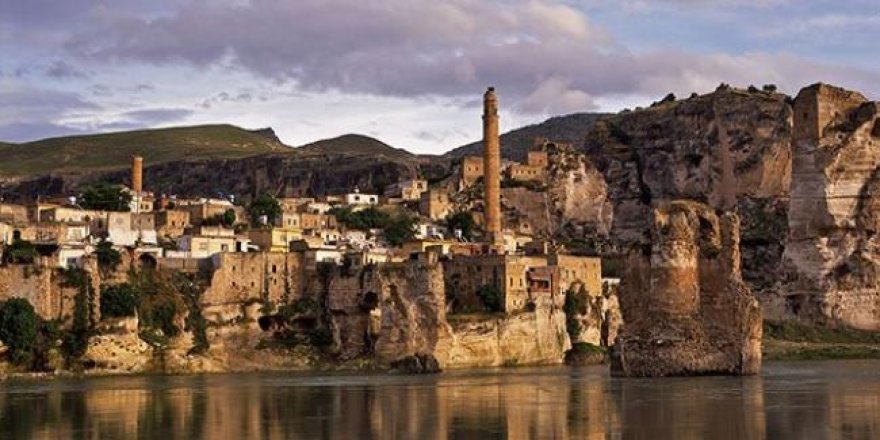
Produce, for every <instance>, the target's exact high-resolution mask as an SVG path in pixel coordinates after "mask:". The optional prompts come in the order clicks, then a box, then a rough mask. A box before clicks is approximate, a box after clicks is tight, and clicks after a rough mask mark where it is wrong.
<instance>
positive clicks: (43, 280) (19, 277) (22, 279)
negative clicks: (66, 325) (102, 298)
mask: <svg viewBox="0 0 880 440" xmlns="http://www.w3.org/2000/svg"><path fill="white" fill-rule="evenodd" d="M82 264H83V267H84V269H85V270H86V272H87V274H88V276H89V279H90V282H91V283H92V287H93V288H94V290H95V296H94V300H95V304H94V305H93V307H94V311H95V313H96V316H99V313H100V312H99V309H100V308H99V303H98V301H99V292H100V291H101V279H100V277H99V275H98V268H97V262H96V261H95V259H94V258H84V259H83V263H82ZM64 280H65V278H64V272H63V271H62V270H60V269H56V268H54V267H53V266H52V265H51V263H49V262H48V261H47V260H46V259H44V260H42V261H41V262H40V263H38V264H35V265H23V264H9V265H0V301H5V300H7V299H11V298H25V299H27V300H28V301H29V302H30V303H31V305H32V306H33V307H34V310H35V311H36V312H37V314H38V315H39V316H40V317H42V318H43V319H46V320H51V319H60V320H62V322H64V321H67V320H68V319H69V318H70V317H72V316H73V307H74V304H75V298H76V295H77V294H78V293H79V289H78V288H77V287H69V286H64Z"/></svg>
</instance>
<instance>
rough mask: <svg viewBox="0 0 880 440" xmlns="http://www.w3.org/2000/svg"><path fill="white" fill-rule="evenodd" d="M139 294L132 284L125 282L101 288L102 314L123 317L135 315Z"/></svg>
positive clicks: (108, 316) (110, 316)
mask: <svg viewBox="0 0 880 440" xmlns="http://www.w3.org/2000/svg"><path fill="white" fill-rule="evenodd" d="M137 307H138V296H137V293H136V292H135V291H134V288H132V286H131V284H128V283H124V284H118V285H115V286H109V287H105V288H102V289H101V316H102V317H106V318H123V317H127V316H134V314H135V311H137Z"/></svg>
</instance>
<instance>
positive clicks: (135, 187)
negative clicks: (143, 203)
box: [131, 155, 144, 195]
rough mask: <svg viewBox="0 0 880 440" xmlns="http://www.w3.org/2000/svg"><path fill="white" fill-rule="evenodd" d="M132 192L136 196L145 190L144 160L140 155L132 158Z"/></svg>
mask: <svg viewBox="0 0 880 440" xmlns="http://www.w3.org/2000/svg"><path fill="white" fill-rule="evenodd" d="M131 190H132V192H134V193H135V195H140V193H141V192H143V190H144V158H143V157H141V156H138V155H133V156H131Z"/></svg>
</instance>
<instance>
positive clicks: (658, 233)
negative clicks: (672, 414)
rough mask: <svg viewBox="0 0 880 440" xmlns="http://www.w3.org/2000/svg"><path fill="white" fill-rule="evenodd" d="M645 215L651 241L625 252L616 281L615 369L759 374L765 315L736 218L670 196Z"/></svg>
mask: <svg viewBox="0 0 880 440" xmlns="http://www.w3.org/2000/svg"><path fill="white" fill-rule="evenodd" d="M650 220H651V227H650V229H649V230H648V231H647V232H648V233H649V234H648V235H649V237H648V241H646V242H645V243H643V244H642V245H641V246H639V247H637V248H635V249H634V250H633V251H632V252H631V253H630V255H629V257H628V259H627V260H626V268H625V270H624V275H623V278H622V280H621V285H620V289H619V300H620V307H621V312H622V314H623V321H624V326H623V330H622V333H621V334H620V336H619V337H618V341H617V345H616V346H615V348H614V352H613V359H612V368H613V372H614V373H615V374H619V375H623V376H675V375H701V374H739V375H743V374H757V373H758V371H759V370H760V366H761V329H762V327H761V325H762V315H761V308H760V305H759V304H758V301H757V300H756V299H755V297H753V296H752V294H751V292H750V291H749V288H748V287H747V286H746V285H745V283H744V282H743V281H742V277H741V273H740V253H739V219H738V217H737V216H736V215H735V214H732V213H726V214H722V215H720V216H718V215H716V214H715V213H714V210H713V209H712V208H710V207H709V206H707V205H704V204H700V203H696V202H668V203H662V204H659V205H658V206H657V207H656V208H655V209H654V210H653V212H652V213H651V217H650Z"/></svg>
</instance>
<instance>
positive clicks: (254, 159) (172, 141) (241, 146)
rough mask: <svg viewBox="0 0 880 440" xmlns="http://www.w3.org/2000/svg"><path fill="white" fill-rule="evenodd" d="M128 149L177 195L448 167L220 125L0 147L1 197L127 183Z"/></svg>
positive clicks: (356, 146)
mask: <svg viewBox="0 0 880 440" xmlns="http://www.w3.org/2000/svg"><path fill="white" fill-rule="evenodd" d="M134 153H137V154H141V155H143V156H144V160H145V163H146V168H145V170H144V173H145V175H144V178H145V182H146V186H147V189H149V190H151V191H154V192H159V193H173V194H178V195H183V196H185V195H213V194H217V193H225V194H238V195H240V196H242V197H244V198H248V197H250V196H251V195H252V194H258V193H262V192H270V193H272V194H276V195H287V196H292V195H306V194H310V195H321V194H326V193H332V192H341V191H348V190H351V189H352V188H353V187H355V186H358V187H359V188H361V189H363V190H366V191H382V189H383V188H384V187H385V186H386V185H388V184H390V183H393V182H396V181H397V180H398V179H405V178H414V177H416V176H418V175H424V176H431V175H435V174H443V173H444V172H445V167H444V166H443V165H440V166H439V167H438V166H434V165H432V164H431V161H430V160H428V159H426V158H425V157H422V156H416V155H413V154H411V153H409V152H407V151H405V150H402V149H397V148H394V147H391V146H389V145H387V144H385V143H383V142H381V141H379V140H376V139H373V138H370V137H367V136H362V135H356V134H349V135H344V136H340V137H336V138H333V139H326V140H321V141H317V142H314V143H311V144H308V145H304V146H302V147H297V148H293V147H289V146H287V145H284V144H283V143H281V141H280V140H278V138H277V137H276V136H275V133H274V132H273V131H272V130H271V129H263V130H255V131H249V130H244V129H242V128H238V127H234V126H230V125H218V126H199V127H181V128H172V129H161V130H142V131H135V132H123V133H111V134H104V135H95V136H76V137H68V138H55V139H47V140H42V141H36V142H30V143H27V144H10V145H8V146H2V145H0V195H3V196H4V197H6V198H7V199H10V200H28V199H30V198H31V197H32V196H35V195H37V194H69V193H75V192H77V191H78V189H79V188H80V187H81V186H82V185H84V184H88V183H91V182H96V181H109V182H127V181H128V166H129V163H130V156H131V154H134ZM439 162H440V163H443V162H442V161H439ZM12 164H20V169H15V168H16V167H13V166H12Z"/></svg>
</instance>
